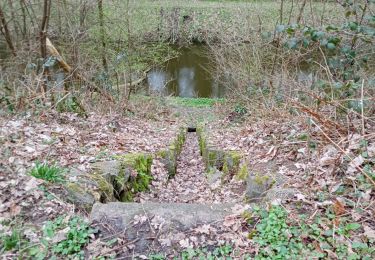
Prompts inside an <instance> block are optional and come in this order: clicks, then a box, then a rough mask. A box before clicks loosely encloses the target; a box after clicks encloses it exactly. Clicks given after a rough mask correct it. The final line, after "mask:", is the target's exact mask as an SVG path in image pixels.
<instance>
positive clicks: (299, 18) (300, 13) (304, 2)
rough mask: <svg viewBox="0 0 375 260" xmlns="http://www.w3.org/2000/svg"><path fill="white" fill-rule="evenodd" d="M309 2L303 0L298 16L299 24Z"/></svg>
mask: <svg viewBox="0 0 375 260" xmlns="http://www.w3.org/2000/svg"><path fill="white" fill-rule="evenodd" d="M306 2H307V0H303V2H302V5H301V8H300V9H299V14H298V16H297V24H299V23H300V22H301V19H302V15H303V11H304V10H305V5H306Z"/></svg>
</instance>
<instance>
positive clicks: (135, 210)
mask: <svg viewBox="0 0 375 260" xmlns="http://www.w3.org/2000/svg"><path fill="white" fill-rule="evenodd" d="M233 206H234V205H233V204H230V205H229V204H210V205H205V204H187V203H151V202H147V203H133V202H129V203H128V202H111V203H107V204H102V203H96V204H94V207H93V208H92V211H91V220H92V221H98V222H100V221H102V220H103V219H116V220H117V221H116V222H117V228H121V226H123V227H126V226H127V225H129V224H130V223H131V222H132V221H134V218H135V216H137V215H138V216H147V217H148V218H153V217H155V216H157V217H158V218H161V219H163V220H165V222H164V226H165V227H168V228H173V227H174V228H177V229H181V228H182V229H188V228H192V227H194V226H196V225H200V224H209V223H213V222H217V221H221V220H223V219H224V218H225V216H227V215H231V214H232V210H231V207H233ZM171 225H172V226H173V227H172V226H171Z"/></svg>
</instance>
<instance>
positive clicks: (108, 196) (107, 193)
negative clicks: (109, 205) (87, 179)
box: [91, 173, 114, 202]
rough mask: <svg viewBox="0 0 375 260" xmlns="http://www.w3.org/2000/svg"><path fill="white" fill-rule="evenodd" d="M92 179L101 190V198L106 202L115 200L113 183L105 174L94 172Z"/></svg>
mask: <svg viewBox="0 0 375 260" xmlns="http://www.w3.org/2000/svg"><path fill="white" fill-rule="evenodd" d="M91 179H92V180H93V181H94V182H95V183H96V184H97V188H98V190H99V192H100V200H102V201H104V202H109V201H113V199H114V197H113V191H114V189H113V186H112V183H110V182H108V181H107V180H106V179H105V178H104V177H103V175H101V174H98V173H93V174H92V175H91Z"/></svg>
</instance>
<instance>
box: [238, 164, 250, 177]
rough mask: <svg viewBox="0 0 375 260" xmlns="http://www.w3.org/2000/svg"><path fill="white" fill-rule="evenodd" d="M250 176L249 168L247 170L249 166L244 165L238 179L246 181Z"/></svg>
mask: <svg viewBox="0 0 375 260" xmlns="http://www.w3.org/2000/svg"><path fill="white" fill-rule="evenodd" d="M248 176H249V171H248V168H247V164H244V165H242V167H241V168H240V170H239V171H238V173H237V175H236V177H237V179H239V180H243V181H244V180H246V179H247V177H248Z"/></svg>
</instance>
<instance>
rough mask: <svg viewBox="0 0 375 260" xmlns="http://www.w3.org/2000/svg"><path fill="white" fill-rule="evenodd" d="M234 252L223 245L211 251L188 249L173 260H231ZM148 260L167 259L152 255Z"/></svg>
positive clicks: (206, 249) (159, 255)
mask: <svg viewBox="0 0 375 260" xmlns="http://www.w3.org/2000/svg"><path fill="white" fill-rule="evenodd" d="M234 253H235V252H234V250H233V249H232V247H231V246H230V245H223V246H219V247H215V248H213V249H210V250H209V249H208V248H195V249H194V248H188V249H186V250H184V251H183V252H181V254H180V255H179V257H175V258H174V259H176V260H177V259H182V260H191V259H207V260H216V259H233V258H232V256H233V254H234ZM148 257H149V259H153V260H164V259H168V258H167V257H165V256H164V255H162V254H152V255H149V256H148Z"/></svg>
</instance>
